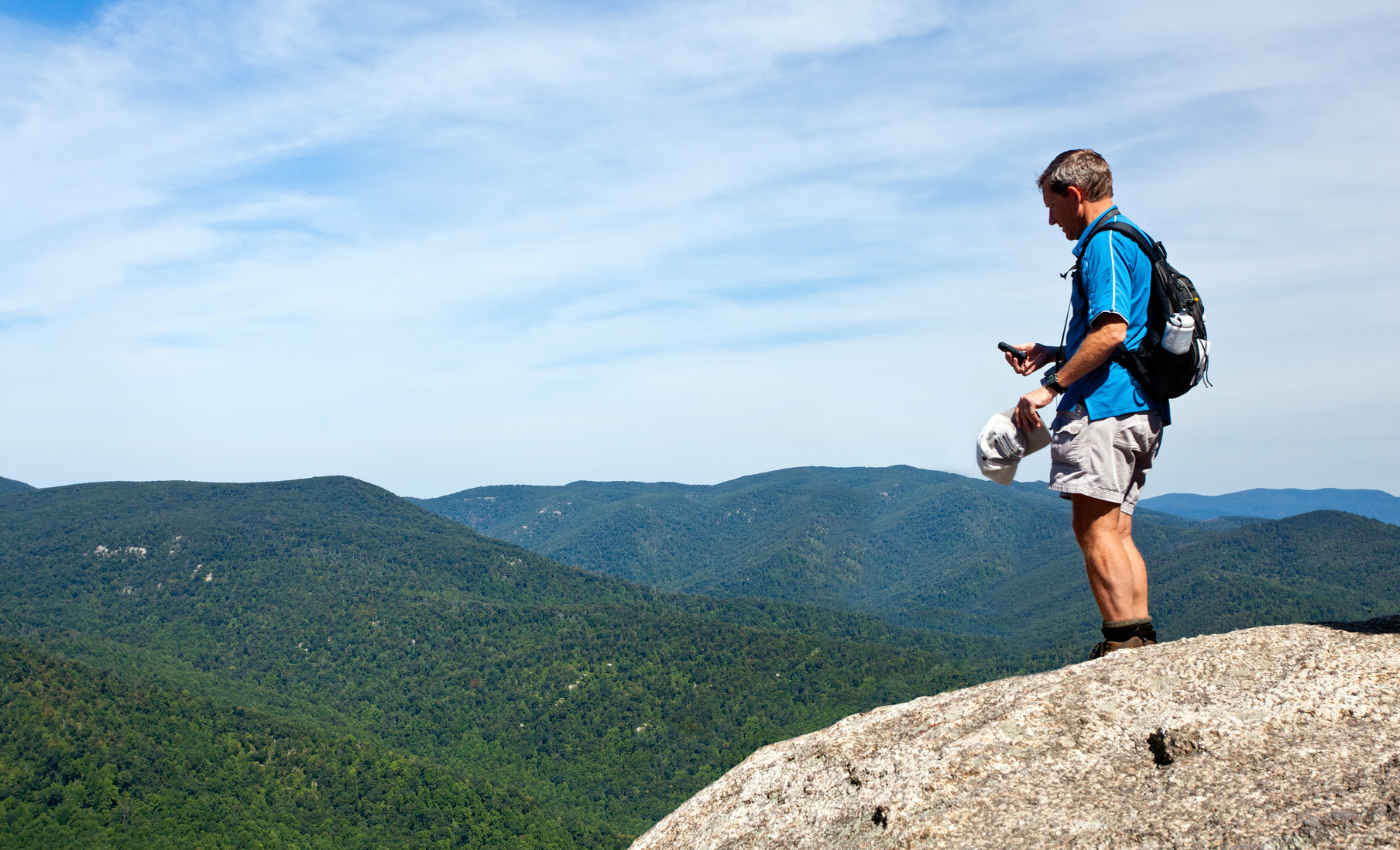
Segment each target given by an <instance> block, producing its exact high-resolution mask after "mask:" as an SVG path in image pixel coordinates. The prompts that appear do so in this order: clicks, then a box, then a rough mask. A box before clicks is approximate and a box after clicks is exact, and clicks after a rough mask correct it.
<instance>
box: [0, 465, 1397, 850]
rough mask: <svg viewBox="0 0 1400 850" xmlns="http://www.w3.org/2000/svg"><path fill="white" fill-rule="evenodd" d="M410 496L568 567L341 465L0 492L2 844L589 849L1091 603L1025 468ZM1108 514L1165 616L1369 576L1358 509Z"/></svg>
mask: <svg viewBox="0 0 1400 850" xmlns="http://www.w3.org/2000/svg"><path fill="white" fill-rule="evenodd" d="M422 504H424V505H426V506H428V507H430V508H431V509H432V510H434V511H437V512H440V513H443V514H446V515H448V516H456V517H459V518H462V519H464V520H466V521H469V522H471V523H474V524H476V525H478V526H479V527H480V528H482V529H484V530H487V531H488V532H489V533H491V534H494V535H497V536H501V537H506V538H510V539H512V540H515V541H519V542H520V543H522V544H526V545H528V546H529V547H531V548H535V549H538V550H541V551H547V552H550V553H552V554H554V555H556V556H558V557H560V558H567V559H568V560H570V561H572V562H573V563H574V564H576V565H577V567H575V566H569V565H566V564H564V563H560V562H558V561H555V560H552V559H551V558H549V557H544V556H543V555H541V554H537V553H536V552H533V551H530V550H529V549H527V548H522V547H521V546H518V545H515V544H514V543H512V542H504V541H502V540H495V539H491V538H489V537H485V536H482V534H479V533H477V532H476V531H474V530H472V529H471V528H468V527H467V526H466V525H464V524H463V523H462V522H456V521H451V520H449V519H446V518H443V517H440V516H434V515H433V514H432V513H429V512H428V511H425V510H423V509H421V508H420V507H418V506H415V505H414V504H412V503H411V502H409V501H408V500H405V499H401V498H399V497H396V496H394V495H393V494H391V493H388V492H387V491H385V490H382V489H380V488H378V487H374V486H372V485H369V484H366V483H364V482H360V481H355V480H353V479H348V478H323V479H312V480H307V481H289V482H278V483H271V484H197V483H191V482H155V483H109V484H85V485H78V486H72V487H52V488H45V489H40V490H34V489H27V490H21V491H18V492H12V493H9V494H7V495H0V678H3V684H4V685H5V687H4V688H3V694H0V766H3V767H4V770H0V850H8V848H9V847H16V848H19V847H25V848H27V847H55V848H62V847H74V848H77V847H83V846H113V847H133V848H135V847H148V846H181V847H184V846H196V845H201V846H202V845H203V844H207V845H208V846H214V845H215V844H220V845H221V846H222V844H223V843H228V844H230V845H232V844H239V845H240V846H241V845H242V844H248V845H250V846H251V844H252V843H253V842H254V841H256V842H260V843H261V844H262V845H263V846H265V847H268V848H290V847H293V846H297V847H304V848H323V847H324V848H332V847H337V848H338V847H403V848H420V847H421V848H425V850H426V848H430V847H441V846H448V847H455V846H470V847H482V848H503V849H504V848H524V847H529V848H534V850H575V848H590V850H591V848H615V849H616V850H621V848H622V847H625V846H626V844H627V843H628V842H629V841H630V840H631V838H632V837H634V836H636V835H638V834H639V833H640V832H641V831H642V830H644V829H645V828H647V827H648V826H650V825H651V824H652V823H653V822H654V821H655V820H656V819H658V818H659V817H660V816H661V815H663V814H665V813H666V812H667V811H669V810H670V809H671V808H673V807H674V806H675V805H677V804H678V803H679V802H680V801H682V800H684V799H685V798H687V797H689V796H690V795H692V794H693V793H695V792H696V791H698V790H699V789H700V788H702V787H704V786H705V785H706V784H708V783H709V782H710V781H712V780H713V779H715V778H716V777H718V776H719V775H720V773H721V772H723V771H724V770H725V769H727V768H728V767H730V766H732V765H734V764H735V763H737V762H738V761H739V760H741V759H742V758H744V757H745V756H747V755H748V754H749V753H751V752H752V751H753V750H754V749H755V748H756V747H758V746H761V745H763V744H766V743H769V742H772V741H775V740H779V739H783V738H787V737H791V736H793V735H797V734H801V733H804V732H808V731H812V730H815V729H818V728H821V727H824V726H827V725H829V724H830V723H832V722H834V721H836V720H838V719H840V718H842V717H845V716H847V715H849V714H851V713H854V712H858V711H864V710H868V709H870V708H873V707H875V706H877V705H883V704H889V703H894V702H900V701H904V700H908V699H911V698H913V697H915V696H919V695H923V694H930V693H936V692H938V691H941V690H946V689H949V688H954V687H960V686H963V685H968V684H972V683H976V682H981V681H985V680H987V679H992V678H999V677H1001V676H1005V675H1008V674H1011V673H1017V672H1031V671H1035V670H1041V669H1047V668H1049V667H1054V666H1058V665H1060V664H1063V663H1064V662H1066V661H1069V660H1078V659H1080V658H1082V657H1083V656H1084V653H1085V651H1086V649H1087V647H1088V645H1089V643H1090V642H1091V640H1092V639H1093V637H1094V631H1095V627H1096V626H1097V625H1098V622H1097V617H1096V611H1095V609H1094V606H1093V603H1092V601H1091V599H1090V597H1089V593H1088V590H1087V588H1086V587H1085V580H1084V575H1083V565H1082V562H1081V560H1080V556H1079V553H1078V550H1077V548H1076V547H1075V546H1074V541H1073V539H1072V537H1071V536H1070V532H1069V523H1068V519H1069V517H1068V509H1067V504H1066V503H1065V502H1064V501H1062V500H1060V499H1058V498H1056V497H1055V496H1054V495H1053V494H1050V493H1047V492H1046V491H1045V490H1044V488H1043V485H1042V486H1035V485H1016V486H1013V487H1000V486H998V485H994V484H991V483H989V482H984V481H980V480H973V479H968V478H964V477H961V476H957V475H950V474H947V473H938V472H929V471H925V470H919V469H914V468H911V467H891V468H888V469H792V470H782V471H779V472H773V473H766V474H763V475H755V476H749V477H747V478H743V479H738V480H736V481H731V482H727V483H725V484H721V485H716V486H714V487H691V486H687V485H681V484H636V483H611V484H599V483H591V482H577V483H575V484H571V485H568V486H566V487H553V488H551V487H497V488H480V489H478V490H471V491H464V492H463V493H458V494H454V495H453V496H448V497H443V498H442V499H433V500H426V501H424V502H422ZM1136 528H1137V536H1138V540H1139V543H1140V545H1141V546H1142V548H1143V550H1144V552H1145V553H1146V554H1147V556H1148V558H1149V561H1150V563H1151V570H1152V579H1153V593H1154V610H1155V613H1156V614H1157V617H1158V622H1159V626H1160V627H1161V629H1162V633H1163V635H1164V636H1166V637H1169V638H1176V637H1182V636H1186V635H1190V634H1198V633H1202V632H1209V631H1222V630H1226V629H1229V628H1233V627H1237V626H1246V625H1260V624H1264V623H1275V622H1293V621H1298V620H1324V619H1325V620H1348V619H1361V618H1364V617H1366V616H1370V615H1372V614H1375V613H1382V612H1392V611H1397V610H1400V568H1397V564H1400V528H1397V527H1395V526H1392V525H1387V524H1385V523H1382V522H1378V521H1376V520H1372V519H1367V518H1364V517H1359V516H1355V515H1352V514H1346V513H1338V512H1332V511H1317V512H1312V513H1308V514H1304V515H1301V516H1295V517H1289V518H1287V519H1282V520H1258V519H1252V518H1235V519H1230V518H1219V519H1215V520H1211V521H1209V522H1197V521H1194V520H1190V519H1183V518H1181V517H1176V516H1172V515H1168V514H1161V513H1154V512H1152V511H1149V510H1147V509H1143V510H1141V511H1139V515H1138V517H1137V518H1136ZM580 567H581V568H582V569H580ZM618 575H621V576H624V577H625V579H624V578H620V577H617V576H618ZM626 579H632V580H635V581H631V580H626ZM649 585H650V586H649ZM657 588H663V589H657ZM665 588H670V589H673V590H685V591H687V592H688V593H687V594H680V593H673V592H670V591H668V590H666V589H665ZM689 593H704V594H713V596H709V595H703V596H702V595H688V594H689ZM755 597H757V598H755ZM809 603H810V604H809ZM838 609H844V610H838ZM907 625H918V626H923V627H925V628H920V629H910V628H904V627H903V626H907Z"/></svg>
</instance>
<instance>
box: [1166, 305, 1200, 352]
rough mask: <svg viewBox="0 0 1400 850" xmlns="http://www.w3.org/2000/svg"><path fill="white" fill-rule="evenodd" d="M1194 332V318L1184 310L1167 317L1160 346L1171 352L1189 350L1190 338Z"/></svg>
mask: <svg viewBox="0 0 1400 850" xmlns="http://www.w3.org/2000/svg"><path fill="white" fill-rule="evenodd" d="M1195 334H1196V319H1195V317H1194V316H1192V315H1191V314H1190V313H1188V312H1186V311H1185V310H1183V311H1181V312H1180V313H1173V314H1171V315H1170V316H1168V317H1167V332H1166V333H1165V334H1163V335H1162V347H1163V348H1165V349H1166V350H1167V351H1169V352H1171V353H1172V354H1185V353H1186V352H1188V351H1190V350H1191V339H1192V337H1194V336H1195Z"/></svg>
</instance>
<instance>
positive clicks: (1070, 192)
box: [1065, 186, 1084, 206]
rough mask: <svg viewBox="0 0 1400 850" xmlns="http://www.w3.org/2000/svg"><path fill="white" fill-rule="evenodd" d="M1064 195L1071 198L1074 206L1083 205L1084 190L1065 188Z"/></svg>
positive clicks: (1073, 187) (1072, 187)
mask: <svg viewBox="0 0 1400 850" xmlns="http://www.w3.org/2000/svg"><path fill="white" fill-rule="evenodd" d="M1065 195H1067V196H1068V197H1071V198H1073V199H1074V203H1075V205H1076V206H1083V205H1084V190H1082V189H1080V188H1079V187H1078V186H1066V187H1065Z"/></svg>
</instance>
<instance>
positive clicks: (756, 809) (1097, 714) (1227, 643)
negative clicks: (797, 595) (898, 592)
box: [632, 617, 1400, 850]
mask: <svg viewBox="0 0 1400 850" xmlns="http://www.w3.org/2000/svg"><path fill="white" fill-rule="evenodd" d="M1397 632H1400V617H1389V618H1385V619H1382V620H1371V621H1368V622H1367V623H1364V624H1326V625H1297V626H1274V627H1270V628H1260V629H1250V630H1246V631H1240V632H1234V633H1231V634H1226V635H1210V636H1206V637H1199V638H1193V639H1190V640H1181V641H1175V642H1172V643H1167V644H1162V645H1159V646H1156V647H1152V648H1149V649H1143V650H1136V651H1125V652H1117V653H1114V654H1112V655H1109V656H1106V657H1104V658H1101V659H1098V660H1095V661H1089V662H1085V663H1083V664H1077V665H1074V666H1071V667H1066V668H1063V669H1060V670H1055V671H1052V672H1049V673H1041V674H1038V675H1034V676H1020V677H1016V678H1011V679H1003V680H1001V681H996V682H988V683H987V684H984V685H979V686H977V687H973V688H967V689H965V690H961V691H953V692H949V693H945V694H939V695H938V696H933V697H924V698H921V699H917V700H914V701H913V702H909V703H905V704H903V705H895V706H887V707H885V708H879V709H876V710H874V711H871V712H868V713H866V714H859V715H855V716H852V717H848V718H846V719H845V720H842V721H841V722H839V723H837V724H835V725H834V726H831V727H830V728H827V729H824V730H822V731H820V732H814V733H812V734H810V735H804V736H802V737H800V738H794V739H792V740H789V741H784V742H782V743H778V744H773V745H772V746H768V747H764V748H763V749H761V750H759V751H758V752H756V753H754V754H753V755H752V756H750V757H749V758H748V759H747V760H745V761H744V762H743V763H742V764H740V765H738V766H737V767H735V768H734V769H733V770H730V771H729V772H728V773H726V774H725V775H724V776H723V777H721V778H720V779H719V780H718V781H716V782H715V783H713V784H712V785H710V786H709V787H707V788H705V789H704V790H703V791H701V792H700V793H699V794H697V795H696V796H695V797H693V798H691V799H690V800H689V801H688V802H687V803H685V804H684V805H683V806H681V807H680V808H679V809H677V810H676V811H674V812H672V813H671V814H670V815H668V816H667V817H666V818H665V819H664V820H662V821H661V822H660V823H658V824H657V825H656V826H655V827H653V828H652V829H651V830H650V831H648V832H647V833H646V834H645V835H643V836H642V837H641V838H639V839H637V841H636V842H635V843H634V844H633V845H632V850H692V848H693V849H694V850H702V849H703V850H739V848H769V849H770V850H779V848H781V850H799V848H800V850H845V848H861V850H865V849H866V848H872V849H873V848H881V849H882V850H883V848H889V850H895V848H899V849H900V850H904V849H905V848H942V847H948V848H981V847H987V848H992V847H995V848H1008V847H1018V848H1019V847H1081V848H1091V847H1092V848H1137V847H1141V848H1168V847H1171V848H1188V847H1201V848H1206V847H1209V848H1226V847H1228V848H1239V849H1240V850H1244V848H1252V849H1254V850H1265V848H1270V850H1272V848H1293V847H1400V634H1397Z"/></svg>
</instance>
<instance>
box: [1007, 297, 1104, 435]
mask: <svg viewBox="0 0 1400 850" xmlns="http://www.w3.org/2000/svg"><path fill="white" fill-rule="evenodd" d="M1127 338H1128V322H1127V320H1126V319H1124V318H1123V317H1122V316H1119V315H1118V314H1116V313H1102V314H1100V315H1099V317H1098V318H1096V319H1094V324H1093V327H1092V328H1091V329H1090V331H1089V335H1088V336H1086V337H1085V338H1084V344H1083V345H1081V346H1079V350H1078V351H1076V352H1074V356H1073V357H1071V358H1070V361H1069V362H1068V363H1066V364H1065V365H1064V366H1062V367H1061V368H1060V371H1059V372H1058V373H1056V378H1055V382H1056V383H1058V384H1059V385H1060V386H1062V387H1067V386H1069V385H1070V384H1072V383H1074V382H1075V381H1077V380H1079V379H1080V378H1082V377H1084V376H1085V375H1087V374H1089V373H1090V372H1092V371H1094V370H1095V369H1097V368H1099V367H1100V366H1102V365H1103V364H1104V363H1105V362H1106V361H1107V360H1108V358H1110V357H1112V356H1113V352H1114V351H1115V350H1117V348H1118V346H1120V345H1122V344H1123V340H1125V339H1127ZM1056 395H1057V394H1056V392H1055V391H1054V390H1052V389H1050V388H1049V387H1037V388H1036V389H1034V390H1031V391H1030V392H1028V393H1026V394H1025V395H1023V396H1021V400H1020V401H1018V402H1017V403H1016V427H1017V428H1020V429H1021V430H1023V431H1031V430H1034V429H1035V428H1038V427H1039V426H1040V424H1041V420H1040V414H1039V413H1037V412H1036V411H1037V410H1039V409H1040V408H1042V407H1044V406H1045V405H1047V404H1049V403H1050V402H1052V401H1054V400H1055V396H1056Z"/></svg>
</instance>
